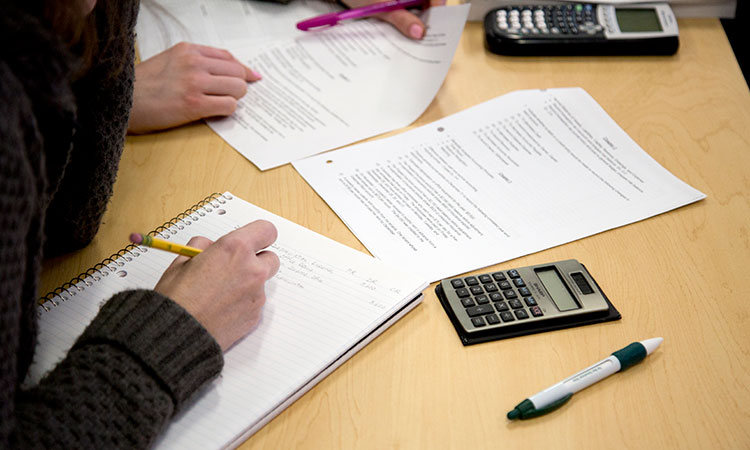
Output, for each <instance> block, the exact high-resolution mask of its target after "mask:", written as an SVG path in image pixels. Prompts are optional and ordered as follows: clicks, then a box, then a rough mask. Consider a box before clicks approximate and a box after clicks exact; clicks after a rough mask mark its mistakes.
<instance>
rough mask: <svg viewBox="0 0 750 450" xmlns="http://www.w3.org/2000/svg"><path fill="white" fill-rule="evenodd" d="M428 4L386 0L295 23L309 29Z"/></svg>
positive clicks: (404, 0)
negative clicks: (385, 0)
mask: <svg viewBox="0 0 750 450" xmlns="http://www.w3.org/2000/svg"><path fill="white" fill-rule="evenodd" d="M427 5H429V0H428V1H425V0H390V1H387V2H379V3H373V4H371V5H367V6H363V7H361V8H353V9H348V10H346V11H336V12H332V13H328V14H323V15H320V16H316V17H313V18H311V19H307V20H303V21H302V22H299V23H297V28H298V29H300V30H302V31H309V30H310V29H312V28H318V27H325V26H334V25H336V24H337V23H338V22H339V21H342V20H348V19H359V18H362V17H369V16H374V15H375V14H379V13H383V12H387V11H395V10H397V9H407V8H417V7H420V8H421V7H425V6H427Z"/></svg>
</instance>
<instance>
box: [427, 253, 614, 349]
mask: <svg viewBox="0 0 750 450" xmlns="http://www.w3.org/2000/svg"><path fill="white" fill-rule="evenodd" d="M435 293H436V294H437V296H438V298H439V299H440V303H441V304H442V305H443V308H444V309H445V312H446V313H447V314H448V317H449V318H450V320H451V322H452V323H453V326H454V327H455V328H456V331H457V332H458V335H459V337H460V338H461V342H462V343H463V344H464V345H470V344H477V343H480V342H487V341H492V340H497V339H505V338H510V337H516V336H522V335H525V334H532V333H540V332H543V331H552V330H557V329H561V328H569V327H574V326H579V325H587V324H592V323H598V322H606V321H610V320H618V319H620V317H621V316H620V313H619V312H618V311H617V310H616V309H615V307H614V306H613V305H612V303H610V301H609V299H608V298H607V297H606V295H604V292H602V290H601V289H600V288H599V285H598V284H597V283H596V281H594V279H593V278H592V277H591V274H590V273H589V271H588V270H587V269H586V267H585V266H584V265H583V264H581V263H580V262H578V261H577V260H575V259H569V260H565V261H558V262H553V263H548V264H539V265H535V266H528V267H521V268H518V269H511V270H505V271H493V272H488V273H484V274H481V275H471V276H466V277H457V278H448V279H445V280H442V281H441V282H440V283H438V285H437V286H436V287H435Z"/></svg>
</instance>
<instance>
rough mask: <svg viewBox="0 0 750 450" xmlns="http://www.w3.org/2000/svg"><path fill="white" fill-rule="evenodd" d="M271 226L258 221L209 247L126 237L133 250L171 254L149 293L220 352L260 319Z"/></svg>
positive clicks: (197, 240)
mask: <svg viewBox="0 0 750 450" xmlns="http://www.w3.org/2000/svg"><path fill="white" fill-rule="evenodd" d="M276 236H277V232H276V227H274V226H273V224H271V223H270V222H267V221H265V220H258V221H255V222H251V223H249V224H247V225H245V226H244V227H242V228H239V229H237V230H234V231H232V232H230V233H227V234H226V235H224V236H222V237H221V238H219V239H218V240H217V241H216V242H212V241H211V240H210V239H208V238H205V237H200V236H196V237H193V238H192V239H190V241H189V242H188V243H187V246H183V245H179V244H175V243H172V242H168V241H163V240H161V239H156V238H153V237H151V236H144V235H141V234H137V233H133V234H131V236H130V237H131V240H132V241H133V242H134V243H136V244H138V245H146V246H150V247H153V248H158V249H162V250H166V251H169V252H172V253H177V254H179V255H180V256H178V257H177V258H175V260H174V261H173V262H172V264H171V265H170V266H169V267H168V268H167V270H166V271H165V272H164V274H163V275H162V277H161V279H160V280H159V282H158V283H157V284H156V287H154V290H155V291H157V292H159V293H160V294H162V295H165V296H167V297H169V298H170V299H172V300H173V301H175V302H176V303H178V304H179V305H180V306H182V307H183V308H185V310H187V312H189V313H190V314H191V315H192V316H193V317H195V318H196V319H197V320H198V322H200V323H201V325H203V326H204V327H205V328H206V330H208V332H209V333H211V335H212V336H213V337H214V339H216V342H217V343H218V344H219V346H221V348H222V350H224V351H226V350H227V349H228V348H229V347H231V346H232V344H234V343H235V342H236V341H237V340H238V339H240V338H242V337H243V336H245V335H246V334H247V333H248V332H249V331H250V330H251V329H252V328H253V327H254V326H255V325H256V324H257V323H258V321H259V320H260V315H261V310H262V308H263V304H264V303H265V301H266V295H265V289H264V288H265V283H266V281H267V280H268V279H270V278H271V277H273V276H274V275H275V274H276V272H277V271H278V270H279V264H280V263H279V258H278V256H276V254H275V253H273V252H271V251H268V250H264V249H265V248H266V247H268V246H269V245H271V244H273V242H274V241H275V240H276Z"/></svg>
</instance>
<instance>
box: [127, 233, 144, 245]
mask: <svg viewBox="0 0 750 450" xmlns="http://www.w3.org/2000/svg"><path fill="white" fill-rule="evenodd" d="M130 242H132V243H133V244H135V245H141V242H143V236H141V235H140V233H130Z"/></svg>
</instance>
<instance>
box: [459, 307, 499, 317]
mask: <svg viewBox="0 0 750 450" xmlns="http://www.w3.org/2000/svg"><path fill="white" fill-rule="evenodd" d="M493 312H495V310H494V309H493V308H492V305H479V306H473V307H471V308H467V309H466V314H468V315H469V317H476V316H483V315H485V314H492V313H493Z"/></svg>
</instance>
